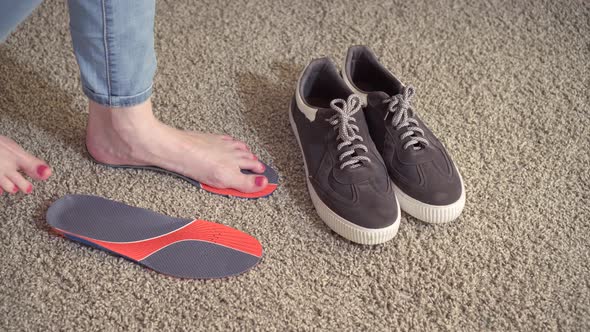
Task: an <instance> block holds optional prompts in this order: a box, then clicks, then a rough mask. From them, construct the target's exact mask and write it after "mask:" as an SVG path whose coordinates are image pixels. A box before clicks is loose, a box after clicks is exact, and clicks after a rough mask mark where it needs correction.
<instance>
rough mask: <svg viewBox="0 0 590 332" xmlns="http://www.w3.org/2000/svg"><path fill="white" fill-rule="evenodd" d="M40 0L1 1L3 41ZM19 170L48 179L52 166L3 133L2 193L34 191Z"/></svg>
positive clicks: (0, 155) (0, 148) (0, 34)
mask: <svg viewBox="0 0 590 332" xmlns="http://www.w3.org/2000/svg"><path fill="white" fill-rule="evenodd" d="M40 3H41V0H22V1H12V0H0V43H1V42H3V41H4V40H6V38H7V37H8V34H9V33H10V32H11V31H12V30H13V29H14V28H15V27H16V26H17V25H18V24H19V23H20V22H21V21H22V20H24V19H25V18H26V17H27V16H28V15H29V14H30V13H31V12H32V11H33V9H35V8H36V7H37V6H38V5H39V4H40ZM19 171H22V172H24V173H26V174H27V175H29V176H30V177H31V178H33V179H36V180H45V179H47V178H48V177H49V176H50V175H51V169H50V168H49V166H47V164H46V163H45V162H43V161H42V160H39V159H37V158H35V157H33V156H32V155H30V154H29V153H27V152H26V151H24V150H23V149H22V148H21V147H20V146H18V144H16V142H15V141H13V140H11V139H10V138H8V137H6V136H1V135H0V195H1V194H2V193H3V192H5V191H6V192H7V193H16V192H18V191H19V190H20V191H22V192H24V193H27V194H28V193H31V191H32V190H33V185H32V184H31V183H30V182H29V181H27V180H26V179H25V178H24V177H23V175H22V174H21V173H20V172H19Z"/></svg>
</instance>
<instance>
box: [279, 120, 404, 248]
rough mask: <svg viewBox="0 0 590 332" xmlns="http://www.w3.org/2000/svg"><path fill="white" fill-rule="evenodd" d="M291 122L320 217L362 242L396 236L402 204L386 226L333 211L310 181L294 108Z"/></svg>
mask: <svg viewBox="0 0 590 332" xmlns="http://www.w3.org/2000/svg"><path fill="white" fill-rule="evenodd" d="M289 122H291V128H292V129H293V133H294V134H295V138H297V143H298V144H299V149H300V150H301V155H302V156H303V163H304V167H305V178H306V182H307V190H308V191H309V195H310V197H311V202H312V203H313V206H314V207H315V210H316V211H317V213H318V215H319V216H320V218H321V219H322V220H323V221H324V222H325V223H326V225H328V227H330V228H331V229H332V230H333V231H334V232H336V233H338V234H339V235H340V236H342V237H343V238H345V239H347V240H350V241H352V242H355V243H360V244H380V243H384V242H387V241H389V240H391V239H393V238H394V237H395V235H396V234H397V231H398V229H399V225H400V220H401V211H400V206H399V204H397V219H396V220H395V221H394V223H393V224H391V225H389V226H387V227H384V228H365V227H361V226H358V225H356V224H354V223H352V222H350V221H348V220H346V219H344V218H342V217H341V216H340V215H338V214H337V213H336V212H334V211H332V210H331V209H330V208H329V207H328V206H327V205H326V204H325V203H324V202H322V200H321V199H320V197H319V196H318V195H317V193H316V192H315V190H314V189H313V185H312V184H311V182H309V174H308V171H307V162H306V161H305V154H304V153H303V147H302V146H301V141H300V140H299V132H298V131H297V125H295V122H294V121H293V114H292V110H291V109H290V110H289Z"/></svg>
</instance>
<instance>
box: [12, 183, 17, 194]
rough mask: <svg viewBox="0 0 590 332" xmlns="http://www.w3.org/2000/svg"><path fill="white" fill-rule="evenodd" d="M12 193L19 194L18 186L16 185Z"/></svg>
mask: <svg viewBox="0 0 590 332" xmlns="http://www.w3.org/2000/svg"><path fill="white" fill-rule="evenodd" d="M12 192H13V193H16V192H18V187H17V186H16V185H15V186H14V188H13V189H12Z"/></svg>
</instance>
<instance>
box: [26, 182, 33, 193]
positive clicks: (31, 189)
mask: <svg viewBox="0 0 590 332" xmlns="http://www.w3.org/2000/svg"><path fill="white" fill-rule="evenodd" d="M25 192H26V193H27V194H30V193H32V192H33V185H32V184H29V186H28V187H27V190H25Z"/></svg>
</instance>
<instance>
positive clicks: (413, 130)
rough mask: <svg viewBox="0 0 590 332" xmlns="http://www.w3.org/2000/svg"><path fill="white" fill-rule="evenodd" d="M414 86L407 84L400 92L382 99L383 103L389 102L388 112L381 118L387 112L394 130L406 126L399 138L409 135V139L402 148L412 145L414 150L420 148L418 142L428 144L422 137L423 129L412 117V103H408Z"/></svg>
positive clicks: (412, 94)
mask: <svg viewBox="0 0 590 332" xmlns="http://www.w3.org/2000/svg"><path fill="white" fill-rule="evenodd" d="M414 92H415V91H414V87H413V86H411V85H409V86H407V87H404V88H403V90H402V93H400V94H397V95H395V96H392V97H391V98H388V99H386V100H384V101H383V103H389V106H388V109H387V110H388V112H387V113H386V114H385V117H384V118H383V120H386V119H387V116H388V115H389V114H392V118H391V125H392V126H394V127H395V129H396V130H399V129H400V128H403V127H407V128H406V131H405V132H404V133H403V134H401V135H400V139H401V140H403V139H405V138H406V137H411V139H410V140H409V141H407V142H406V144H404V149H407V148H409V147H410V146H413V148H414V150H420V149H422V147H421V145H420V144H423V145H425V146H426V145H428V141H427V140H426V139H425V138H424V137H420V136H418V134H420V135H421V136H424V130H422V129H421V128H420V127H418V126H419V124H418V121H417V120H416V119H415V118H413V117H412V116H413V115H414V109H413V108H412V105H410V101H411V99H412V97H413V96H414Z"/></svg>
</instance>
